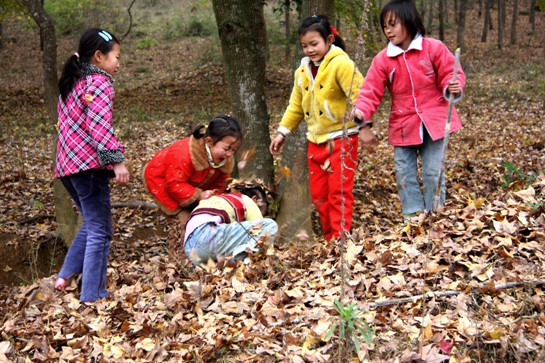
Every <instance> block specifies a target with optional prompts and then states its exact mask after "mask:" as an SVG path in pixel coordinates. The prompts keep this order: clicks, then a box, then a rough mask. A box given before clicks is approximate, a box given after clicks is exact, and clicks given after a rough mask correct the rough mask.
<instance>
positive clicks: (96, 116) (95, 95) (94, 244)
mask: <svg viewBox="0 0 545 363" xmlns="http://www.w3.org/2000/svg"><path fill="white" fill-rule="evenodd" d="M119 54H120V46H119V41H118V40H117V38H116V37H115V36H113V35H112V34H110V33H109V32H107V31H105V30H101V29H97V28H93V29H89V30H87V31H86V32H85V33H83V35H82V36H81V39H80V42H79V47H78V51H77V52H76V53H74V54H73V55H72V56H70V57H69V58H68V60H67V61H66V63H65V65H64V68H63V71H62V74H61V78H60V80H59V89H60V93H61V95H60V97H59V104H58V112H59V138H58V144H57V158H56V161H55V178H59V179H60V180H61V182H62V183H63V185H64V186H65V188H66V190H67V191H68V193H69V194H70V196H71V198H72V200H73V201H74V203H75V204H76V207H77V208H78V210H79V212H80V213H81V216H82V218H83V224H82V225H81V227H80V229H79V231H78V233H77V235H76V237H75V238H74V241H73V242H72V244H71V246H70V248H69V250H68V253H67V255H66V257H65V260H64V263H63V266H62V269H61V271H60V272H59V275H58V278H57V281H56V282H55V287H56V288H58V289H64V288H65V287H66V280H67V278H68V277H70V276H71V275H72V274H75V273H81V277H82V280H81V294H80V300H82V301H85V302H94V301H96V300H97V299H100V298H104V297H107V296H108V291H107V290H106V268H107V262H108V254H109V251H110V241H111V239H112V234H113V229H112V213H111V208H110V184H109V179H110V178H111V177H115V180H116V183H117V185H120V186H121V185H126V184H127V183H128V181H129V172H128V170H127V168H126V167H125V165H124V164H123V151H124V149H123V146H122V145H121V143H120V142H119V141H118V140H117V138H116V137H115V134H114V130H113V126H112V106H113V99H114V96H115V93H114V89H113V87H112V84H113V82H114V79H113V75H114V74H115V73H116V72H117V70H118V68H119Z"/></svg>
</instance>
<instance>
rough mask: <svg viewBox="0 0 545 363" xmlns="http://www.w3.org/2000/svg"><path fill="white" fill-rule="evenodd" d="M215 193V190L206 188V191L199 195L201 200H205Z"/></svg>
mask: <svg viewBox="0 0 545 363" xmlns="http://www.w3.org/2000/svg"><path fill="white" fill-rule="evenodd" d="M213 194H214V191H213V190H205V191H204V192H202V193H201V195H199V200H205V199H208V198H210V197H211V196H212V195H213Z"/></svg>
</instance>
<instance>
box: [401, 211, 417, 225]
mask: <svg viewBox="0 0 545 363" xmlns="http://www.w3.org/2000/svg"><path fill="white" fill-rule="evenodd" d="M413 217H416V213H409V214H404V215H403V223H409V221H410V219H411V218H413Z"/></svg>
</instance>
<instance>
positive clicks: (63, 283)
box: [55, 277, 66, 290]
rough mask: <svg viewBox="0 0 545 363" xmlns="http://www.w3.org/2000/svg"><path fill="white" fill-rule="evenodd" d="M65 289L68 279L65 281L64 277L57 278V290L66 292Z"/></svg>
mask: <svg viewBox="0 0 545 363" xmlns="http://www.w3.org/2000/svg"><path fill="white" fill-rule="evenodd" d="M65 288H66V279H63V278H62V277H59V278H57V281H55V289H58V290H64V289H65Z"/></svg>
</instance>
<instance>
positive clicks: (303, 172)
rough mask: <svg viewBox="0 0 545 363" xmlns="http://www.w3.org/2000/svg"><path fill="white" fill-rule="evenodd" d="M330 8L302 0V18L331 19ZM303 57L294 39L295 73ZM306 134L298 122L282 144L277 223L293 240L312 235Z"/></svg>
mask: <svg viewBox="0 0 545 363" xmlns="http://www.w3.org/2000/svg"><path fill="white" fill-rule="evenodd" d="M333 10H334V0H303V3H302V4H301V19H305V18H307V17H309V16H312V15H314V14H323V15H326V16H327V17H328V18H329V19H333ZM302 57H303V52H302V50H301V44H300V43H299V42H297V45H296V50H295V56H294V61H293V67H292V68H293V71H294V72H295V69H296V68H297V67H298V66H299V64H300V63H301V58H302ZM292 74H293V73H292ZM291 84H293V82H292V83H291ZM306 133H307V125H306V123H305V122H301V124H300V125H299V127H298V128H297V130H296V131H295V132H294V133H292V134H291V135H290V136H289V137H288V139H287V140H286V142H285V143H284V146H283V151H282V155H283V157H282V165H284V166H285V167H287V168H289V170H291V175H290V176H289V177H288V178H283V179H282V180H281V182H280V185H279V193H280V195H281V199H280V209H279V211H278V215H277V216H276V222H277V223H278V225H279V226H280V234H279V237H280V240H286V239H287V240H289V239H292V238H293V237H294V236H295V235H297V234H298V233H299V232H300V231H301V230H304V231H306V232H307V233H308V235H312V219H311V212H312V200H311V198H310V189H309V179H308V162H307V149H308V140H307V138H306Z"/></svg>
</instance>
